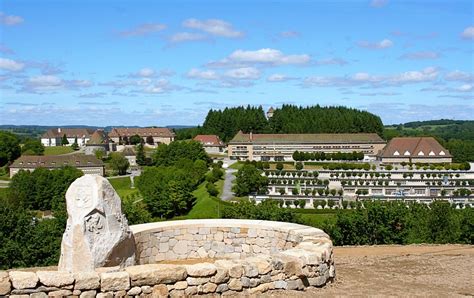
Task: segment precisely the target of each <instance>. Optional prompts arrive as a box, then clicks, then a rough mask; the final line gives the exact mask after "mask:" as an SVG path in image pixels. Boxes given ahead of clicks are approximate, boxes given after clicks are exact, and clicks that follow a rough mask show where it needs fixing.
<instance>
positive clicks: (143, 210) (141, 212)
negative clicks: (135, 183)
mask: <svg viewBox="0 0 474 298" xmlns="http://www.w3.org/2000/svg"><path fill="white" fill-rule="evenodd" d="M122 211H123V213H125V216H126V217H127V220H128V224H129V225H137V224H142V223H147V222H151V221H153V219H152V216H151V214H150V212H148V207H147V205H146V204H145V202H144V201H143V198H142V197H141V196H140V195H139V194H137V193H133V194H131V195H128V196H126V197H124V198H122Z"/></svg>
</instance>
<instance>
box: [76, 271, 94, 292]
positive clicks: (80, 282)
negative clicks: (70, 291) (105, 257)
mask: <svg viewBox="0 0 474 298" xmlns="http://www.w3.org/2000/svg"><path fill="white" fill-rule="evenodd" d="M74 279H75V283H74V289H76V290H95V289H98V288H99V287H100V278H99V274H98V273H96V272H77V273H74Z"/></svg>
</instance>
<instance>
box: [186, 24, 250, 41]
mask: <svg viewBox="0 0 474 298" xmlns="http://www.w3.org/2000/svg"><path fill="white" fill-rule="evenodd" d="M183 26H184V27H186V28H190V29H196V30H201V31H204V32H206V33H208V34H210V35H212V36H218V37H227V38H237V37H242V36H244V33H243V32H241V31H237V30H235V29H234V28H233V26H232V24H230V23H228V22H225V21H223V20H219V19H208V20H198V19H187V20H185V21H184V22H183Z"/></svg>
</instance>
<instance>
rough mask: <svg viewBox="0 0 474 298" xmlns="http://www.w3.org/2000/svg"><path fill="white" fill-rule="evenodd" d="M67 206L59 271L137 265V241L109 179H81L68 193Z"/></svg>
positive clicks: (86, 176)
mask: <svg viewBox="0 0 474 298" xmlns="http://www.w3.org/2000/svg"><path fill="white" fill-rule="evenodd" d="M66 204H67V213H68V219H67V225H66V231H65V232H64V234H63V239H62V243H61V257H60V259H59V271H68V272H82V271H94V269H95V268H98V267H111V266H121V267H125V266H131V265H134V262H135V240H134V237H133V234H132V232H131V231H130V228H129V227H128V221H127V219H126V218H125V216H124V215H123V214H122V208H121V201H120V197H119V196H118V194H117V193H116V192H115V190H114V188H113V187H112V185H111V184H110V183H109V181H108V180H107V179H105V178H104V177H101V176H95V175H84V176H83V177H80V178H78V179H77V180H76V181H74V182H73V183H72V184H71V186H70V187H69V188H68V190H67V192H66Z"/></svg>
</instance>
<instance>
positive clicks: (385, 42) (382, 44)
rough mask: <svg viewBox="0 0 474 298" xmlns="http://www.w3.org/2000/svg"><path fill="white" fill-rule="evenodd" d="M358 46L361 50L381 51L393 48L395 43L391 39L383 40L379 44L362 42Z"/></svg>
mask: <svg viewBox="0 0 474 298" xmlns="http://www.w3.org/2000/svg"><path fill="white" fill-rule="evenodd" d="M357 46H359V47H361V48H366V49H374V50H380V49H388V48H391V47H392V46H393V42H392V41H391V40H390V39H383V40H381V41H379V42H370V41H366V40H361V41H359V42H357Z"/></svg>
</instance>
